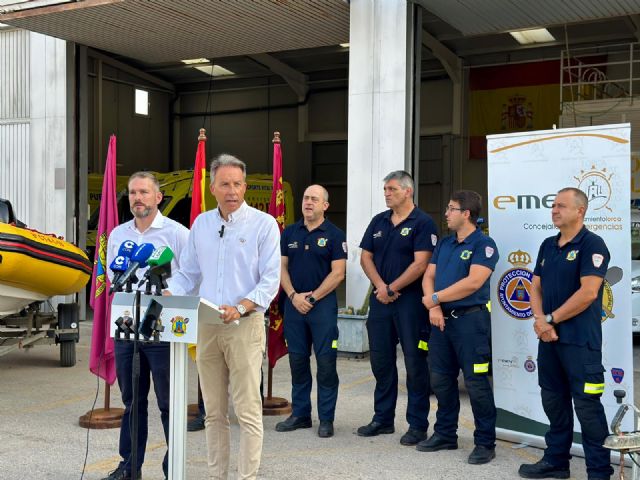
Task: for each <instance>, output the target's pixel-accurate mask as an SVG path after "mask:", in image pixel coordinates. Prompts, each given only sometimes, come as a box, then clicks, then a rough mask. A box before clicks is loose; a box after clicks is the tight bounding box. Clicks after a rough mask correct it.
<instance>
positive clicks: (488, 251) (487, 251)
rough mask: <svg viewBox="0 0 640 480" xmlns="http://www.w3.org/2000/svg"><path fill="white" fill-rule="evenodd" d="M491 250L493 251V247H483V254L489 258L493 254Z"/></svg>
mask: <svg viewBox="0 0 640 480" xmlns="http://www.w3.org/2000/svg"><path fill="white" fill-rule="evenodd" d="M493 252H495V250H494V249H493V247H489V246H487V247H484V254H485V255H486V256H487V258H491V257H492V256H493Z"/></svg>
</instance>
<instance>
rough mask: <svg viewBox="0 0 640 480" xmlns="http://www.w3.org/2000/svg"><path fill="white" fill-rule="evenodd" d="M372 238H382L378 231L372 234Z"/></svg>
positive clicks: (380, 231) (380, 232)
mask: <svg viewBox="0 0 640 480" xmlns="http://www.w3.org/2000/svg"><path fill="white" fill-rule="evenodd" d="M373 238H382V230H378V231H377V232H376V233H374V234H373Z"/></svg>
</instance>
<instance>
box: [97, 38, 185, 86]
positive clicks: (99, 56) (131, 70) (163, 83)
mask: <svg viewBox="0 0 640 480" xmlns="http://www.w3.org/2000/svg"><path fill="white" fill-rule="evenodd" d="M87 52H88V55H89V56H90V57H93V58H96V59H99V60H102V61H103V62H104V63H106V64H108V65H111V66H113V67H115V68H117V69H119V70H122V71H123V72H127V73H130V74H131V75H134V76H136V77H138V78H140V79H142V80H146V81H147V82H149V83H152V84H153V85H157V86H159V87H162V88H164V89H165V90H169V91H170V92H175V91H176V87H175V86H174V85H173V84H172V83H169V82H167V81H166V80H162V79H161V78H158V77H156V76H154V75H151V74H149V73H147V72H144V71H142V70H140V69H138V68H136V67H132V66H131V65H129V64H126V63H123V62H121V61H119V60H115V59H113V58H111V57H109V56H108V55H105V54H104V53H100V52H98V51H97V50H93V49H92V48H90V49H88V50H87Z"/></svg>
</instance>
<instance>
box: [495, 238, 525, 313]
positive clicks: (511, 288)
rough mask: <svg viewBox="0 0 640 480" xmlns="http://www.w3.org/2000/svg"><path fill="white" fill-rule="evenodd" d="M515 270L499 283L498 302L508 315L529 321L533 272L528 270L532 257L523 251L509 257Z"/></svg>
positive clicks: (507, 273) (508, 272)
mask: <svg viewBox="0 0 640 480" xmlns="http://www.w3.org/2000/svg"><path fill="white" fill-rule="evenodd" d="M507 258H508V261H509V263H510V264H511V265H512V266H513V268H511V269H509V270H507V271H506V272H505V273H503V274H502V276H501V277H500V280H499V282H498V300H499V301H500V305H501V306H502V308H503V309H504V311H505V312H507V314H509V315H510V316H511V317H513V318H517V319H518V320H527V319H529V318H531V316H532V315H533V314H532V312H531V281H532V280H533V272H532V271H531V270H529V269H528V268H527V265H528V264H529V263H531V255H529V254H528V253H527V252H524V251H522V250H517V251H515V252H511V253H510V254H509V256H508V257H507Z"/></svg>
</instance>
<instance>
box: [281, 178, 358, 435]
mask: <svg viewBox="0 0 640 480" xmlns="http://www.w3.org/2000/svg"><path fill="white" fill-rule="evenodd" d="M327 208H329V193H328V192H327V190H326V189H325V188H324V187H322V186H320V185H311V186H310V187H308V188H307V189H306V190H305V192H304V196H303V198H302V217H303V218H302V219H300V220H299V221H298V222H296V223H294V224H293V225H290V226H288V227H287V228H286V229H285V230H284V232H282V237H281V240H280V250H281V254H282V278H281V284H282V289H283V290H284V292H285V293H286V295H287V297H288V300H287V302H286V304H285V309H284V337H285V339H286V341H287V347H288V349H289V365H290V367H291V384H292V388H291V398H292V404H293V412H292V414H291V416H290V417H289V418H287V419H286V420H285V421H283V422H280V423H278V424H277V425H276V430H277V431H278V432H290V431H293V430H296V429H298V428H310V427H311V385H312V379H311V366H310V361H309V357H310V355H311V345H313V349H314V352H315V355H316V363H317V366H318V371H317V374H316V381H317V390H318V417H319V419H320V426H319V427H318V436H320V437H322V438H327V437H332V436H333V419H334V416H335V411H336V401H337V400H338V383H339V382H338V372H337V369H336V358H337V355H338V302H337V299H336V292H335V289H336V287H337V286H338V285H340V282H342V281H343V280H344V274H345V269H346V263H347V261H346V259H347V242H346V237H345V234H344V232H343V231H342V230H340V229H339V228H338V227H336V226H335V225H334V224H333V223H331V222H330V221H329V220H327V219H326V218H325V216H324V212H326V210H327Z"/></svg>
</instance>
